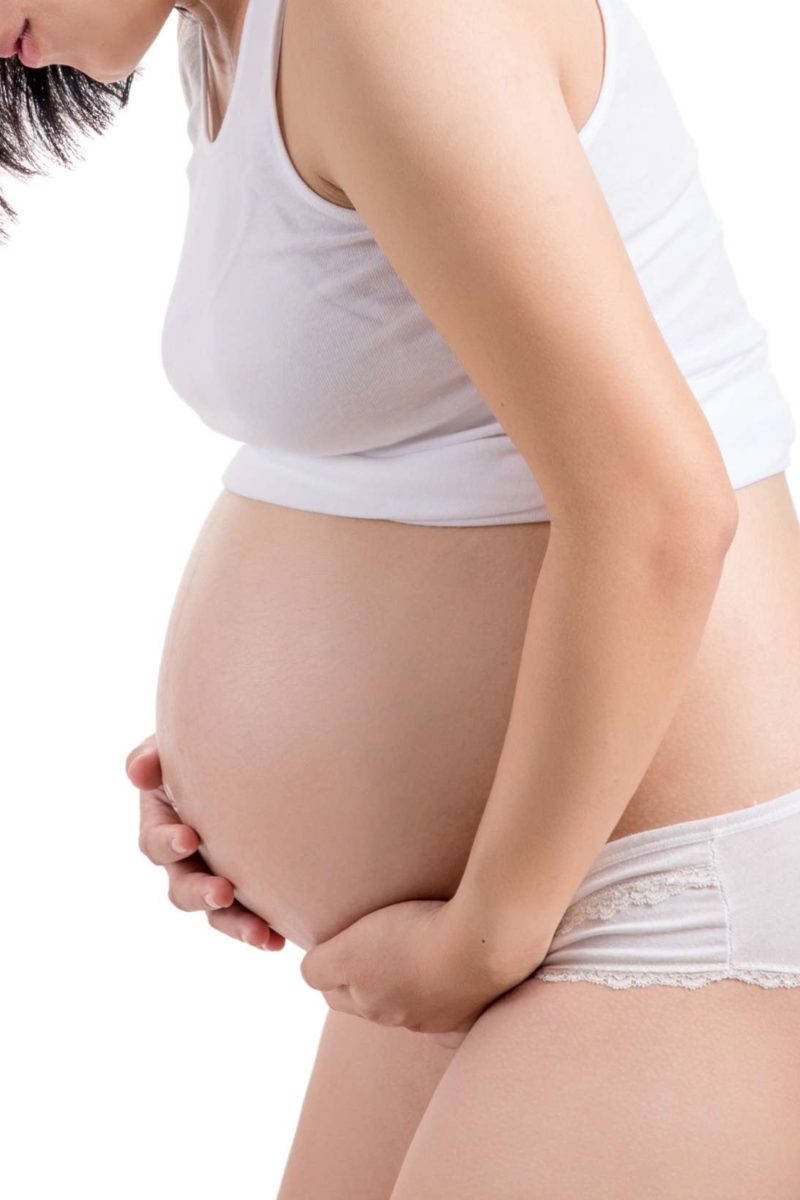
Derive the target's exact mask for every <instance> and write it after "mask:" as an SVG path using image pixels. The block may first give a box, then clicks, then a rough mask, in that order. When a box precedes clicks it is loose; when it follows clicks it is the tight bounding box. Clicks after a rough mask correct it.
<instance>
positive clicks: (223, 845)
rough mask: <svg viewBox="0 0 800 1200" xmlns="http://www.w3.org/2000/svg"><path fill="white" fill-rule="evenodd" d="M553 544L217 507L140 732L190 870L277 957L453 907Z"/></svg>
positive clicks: (182, 591) (509, 532)
mask: <svg viewBox="0 0 800 1200" xmlns="http://www.w3.org/2000/svg"><path fill="white" fill-rule="evenodd" d="M548 536H549V525H548V524H546V523H541V524H527V525H517V526H513V525H508V526H501V527H488V528H487V527H469V528H436V527H429V526H413V525H402V524H399V523H396V522H388V521H372V520H355V519H349V518H341V517H334V516H328V515H325V514H320V513H311V512H304V511H302V510H297V509H290V508H283V507H281V506H275V505H269V504H263V503H261V502H258V501H252V500H247V499H245V498H243V497H240V496H236V495H233V494H232V493H229V492H223V493H222V494H221V496H220V497H219V499H218V500H217V502H216V504H215V505H214V507H213V508H212V510H211V513H210V514H209V516H208V518H207V520H206V522H205V525H204V526H203V529H202V530H201V533H200V536H199V537H198V540H197V542H196V544H195V547H194V549H193V551H192V554H191V557H190V559H189V562H188V563H187V566H186V569H185V572H184V575H183V578H182V580H181V584H180V587H179V590H178V595H177V597H176V600H175V605H174V608H173V612H172V615H171V618H170V622H169V627H168V630H167V636H166V641H165V645H164V650H163V656H162V662H161V670H160V674H159V681H158V695H157V714H156V717H157V720H156V734H157V738H158V743H159V749H160V753H161V758H162V764H163V770H164V779H165V782H166V784H167V786H168V788H169V789H170V791H171V793H172V795H173V796H174V798H175V802H176V806H177V807H178V810H179V812H180V813H181V816H182V817H183V819H184V820H186V821H187V823H189V824H190V825H192V826H194V828H196V829H197V831H198V833H199V834H200V836H201V838H202V840H203V846H202V847H201V850H202V853H203V855H204V857H205V858H206V859H207V861H208V862H209V863H210V864H211V866H212V868H213V869H214V870H215V871H217V872H218V873H220V874H222V875H224V876H225V877H227V878H229V879H230V880H231V881H232V882H233V883H234V885H235V887H236V894H237V897H238V899H239V900H241V902H242V903H243V904H246V905H247V906H248V907H249V908H252V909H253V910H254V911H257V912H259V913H260V914H261V915H262V916H264V917H265V919H267V920H268V921H269V922H270V923H271V924H272V925H273V927H274V928H275V929H277V930H278V931H279V932H280V933H282V934H284V936H285V937H287V938H288V939H289V940H291V941H293V942H295V943H296V944H298V945H299V946H301V947H303V948H308V947H309V946H310V945H312V944H314V943H315V942H317V941H320V940H322V939H324V938H326V937H329V936H332V935H333V933H335V932H336V931H337V930H338V929H340V928H342V927H344V926H345V925H347V924H349V923H350V922H351V921H353V920H355V919H356V918H357V917H358V916H360V915H362V913H364V912H368V911H370V910H371V909H374V908H378V907H380V906H382V905H384V904H390V903H393V902H394V901H398V900H405V899H410V898H413V897H418V898H431V897H440V898H445V897H447V896H449V895H451V894H452V892H453V891H454V890H455V888H456V886H457V884H458V880H459V878H460V876H461V873H462V870H463V867H464V863H465V862H466V857H467V855H468V853H469V848H470V846H471V843H472V839H473V837H474V833H475V829H476V828H477V824H478V822H479V820H480V817H481V813H482V811H483V807H484V805H485V803H486V799H487V796H488V792H489V788H490V787H491V783H492V779H493V777H494V773H495V769H496V765H497V760H498V757H499V755H500V750H501V747H502V742H503V738H504V735H505V730H506V726H507V723H508V718H509V716H510V712H511V702H512V697H513V691H514V686H515V683H516V676H517V670H518V666H519V658H520V653H521V650H522V644H523V639H524V635H525V628H526V622H527V617H528V611H529V609H530V603H531V597H532V594H533V588H534V585H535V581H536V576H537V574H538V570H539V567H540V565H541V560H542V558H543V555H544V551H545V548H546V544H547V538H548Z"/></svg>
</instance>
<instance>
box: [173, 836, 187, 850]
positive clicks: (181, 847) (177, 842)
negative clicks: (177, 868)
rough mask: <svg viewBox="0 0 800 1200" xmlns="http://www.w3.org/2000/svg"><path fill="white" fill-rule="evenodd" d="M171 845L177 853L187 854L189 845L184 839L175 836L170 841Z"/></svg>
mask: <svg viewBox="0 0 800 1200" xmlns="http://www.w3.org/2000/svg"><path fill="white" fill-rule="evenodd" d="M170 845H171V846H172V849H173V850H174V851H175V853H176V854H186V852H187V850H188V849H189V847H188V846H184V844H183V842H182V840H181V839H180V838H177V837H174V838H173V839H172V841H171V842H170Z"/></svg>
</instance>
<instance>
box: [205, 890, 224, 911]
mask: <svg viewBox="0 0 800 1200" xmlns="http://www.w3.org/2000/svg"><path fill="white" fill-rule="evenodd" d="M203 899H204V900H205V902H206V904H207V905H208V907H209V908H224V907H225V905H224V904H217V902H216V900H215V899H214V897H213V896H212V895H211V893H210V892H207V893H206V895H205V896H204V897H203Z"/></svg>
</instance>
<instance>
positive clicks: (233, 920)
mask: <svg viewBox="0 0 800 1200" xmlns="http://www.w3.org/2000/svg"><path fill="white" fill-rule="evenodd" d="M207 915H208V923H209V925H211V927H212V928H213V929H216V930H218V931H219V932H220V933H225V934H227V935H228V937H233V938H236V939H237V941H240V942H245V943H246V944H247V945H248V946H256V947H258V948H259V949H260V950H282V949H283V947H284V946H285V945H286V938H285V937H284V936H283V934H281V933H278V932H277V930H275V929H272V927H271V926H270V925H269V924H268V923H267V922H266V921H264V920H263V919H262V918H261V917H259V916H258V914H257V913H254V912H251V911H250V909H249V908H245V906H244V905H243V904H240V903H239V901H238V900H234V902H233V904H230V905H229V906H228V907H227V908H220V909H217V910H216V911H214V912H209V913H208V914H207Z"/></svg>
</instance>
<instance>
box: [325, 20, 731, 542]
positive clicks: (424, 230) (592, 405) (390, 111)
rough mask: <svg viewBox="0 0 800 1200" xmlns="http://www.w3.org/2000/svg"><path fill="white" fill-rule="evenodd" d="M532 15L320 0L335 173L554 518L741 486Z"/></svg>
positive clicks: (712, 498) (719, 493)
mask: <svg viewBox="0 0 800 1200" xmlns="http://www.w3.org/2000/svg"><path fill="white" fill-rule="evenodd" d="M535 13H536V5H535V4H520V3H518V2H517V0H495V2H494V3H492V4H486V3H485V0H437V3H436V4H430V2H429V0H380V2H376V0H314V25H315V30H316V36H317V38H318V42H317V45H318V47H319V50H318V53H319V56H320V57H319V61H321V62H322V63H323V64H324V70H325V80H326V86H325V111H324V113H320V114H319V121H320V124H319V127H318V128H319V129H320V130H321V132H322V136H323V140H324V141H325V142H326V144H327V145H328V146H330V147H332V149H331V152H330V155H329V157H335V164H333V163H332V164H331V166H332V167H333V166H334V165H335V178H336V180H337V183H338V184H339V185H340V186H341V187H342V188H343V189H344V191H345V192H346V194H347V195H348V197H349V198H350V200H351V202H352V203H353V205H354V206H355V208H356V209H357V211H358V212H359V214H360V215H361V217H362V219H363V220H364V223H365V224H366V225H367V227H368V228H369V229H370V231H371V232H372V234H373V236H374V237H375V240H376V241H377V243H378V244H379V245H380V247H381V249H382V250H383V252H384V253H385V255H386V257H387V259H388V260H389V261H390V263H391V264H392V266H393V267H394V269H395V270H396V272H397V274H398V275H399V276H400V277H401V279H402V280H403V281H404V282H405V284H406V285H407V287H408V288H409V290H410V291H411V293H412V294H413V295H414V297H415V299H416V300H417V301H418V302H419V304H420V306H421V307H422V309H423V310H424V311H425V312H426V314H427V315H428V317H429V319H430V320H431V321H432V322H433V323H434V325H435V326H436V328H437V329H438V331H439V332H440V334H441V335H442V337H443V338H444V340H445V341H446V342H447V343H448V345H449V346H450V348H451V349H452V350H453V352H454V353H455V354H456V356H457V357H458V359H459V361H460V362H461V364H462V366H463V367H464V369H465V370H466V372H467V374H468V375H469V376H470V378H471V379H472V381H473V382H474V384H475V386H476V387H477V388H478V390H479V391H480V393H481V395H482V397H483V398H484V400H485V401H486V403H487V405H488V406H489V407H490V408H491V410H492V411H493V413H494V415H495V417H496V418H497V420H498V421H499V422H500V424H501V425H502V426H503V428H504V429H505V431H506V432H507V433H508V435H509V436H510V437H511V439H512V441H513V442H514V443H515V445H516V446H517V448H518V449H519V451H520V452H521V453H522V454H523V455H524V457H525V458H526V460H527V461H528V463H529V465H530V467H531V470H532V471H533V473H534V475H535V476H536V478H537V480H538V482H539V483H540V485H541V487H542V491H543V493H544V496H545V499H546V501H547V504H548V507H549V509H550V513H551V518H552V519H553V520H556V519H557V518H558V517H559V516H560V515H561V514H562V513H565V514H571V515H573V516H574V515H578V514H580V515H587V514H590V513H596V512H597V510H598V505H599V503H600V502H601V501H603V502H607V509H611V511H613V512H619V511H620V506H621V505H626V506H628V509H630V504H631V501H632V500H634V499H642V500H645V499H649V498H651V497H654V496H655V497H659V498H664V497H666V498H669V499H671V500H672V499H679V495H678V490H679V489H685V491H686V493H687V495H689V496H691V497H692V498H693V499H697V498H698V497H701V496H705V497H706V499H707V500H708V501H709V502H716V500H717V498H718V497H724V493H725V490H726V488H727V487H728V484H727V479H726V475H725V471H724V464H723V461H722V458H721V455H720V453H719V449H718V447H717V444H716V441H715V439H714V437H713V434H712V432H711V430H710V427H709V426H708V423H707V421H706V419H705V416H704V414H703V413H702V410H701V409H700V407H699V405H698V403H697V401H696V399H695V397H694V395H693V394H692V392H691V390H690V388H689V386H688V383H687V382H686V380H685V378H684V376H683V375H682V373H681V371H680V370H679V368H678V366H677V364H676V362H675V360H674V358H673V357H672V354H671V352H670V350H669V348H668V346H667V345H666V343H665V341H664V339H663V337H662V335H661V333H660V330H659V328H658V326H657V324H656V321H655V319H654V317H653V315H652V312H651V310H650V307H649V305H648V302H647V300H646V298H645V295H644V293H643V291H642V288H641V286H640V283H639V280H638V278H637V275H636V273H635V270H634V268H633V266H632V264H631V261H630V258H629V256H628V253H627V250H626V248H625V245H624V243H623V241H622V239H621V237H620V234H619V232H618V230H617V227H616V224H615V222H614V219H613V216H612V214H611V211H610V210H609V208H608V205H607V203H606V200H605V197H604V195H603V192H602V190H601V188H600V185H599V183H598V181H597V179H596V177H595V175H594V172H593V170H592V167H591V165H590V162H589V160H588V158H587V157H586V154H585V152H584V150H583V147H582V145H581V143H580V141H579V138H578V135H577V133H576V130H575V127H574V125H573V123H572V119H571V117H570V114H569V112H568V109H567V107H566V104H565V102H564V98H563V95H562V92H561V89H560V86H559V80H558V70H557V66H556V64H555V62H554V61H553V58H552V56H551V55H550V54H549V52H548V50H547V48H546V46H545V44H544V39H543V38H542V37H541V35H540V34H539V33H538V32H537V18H536V15H535ZM315 53H316V52H315ZM693 480H694V481H695V482H696V484H697V486H696V487H692V481H693Z"/></svg>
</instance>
